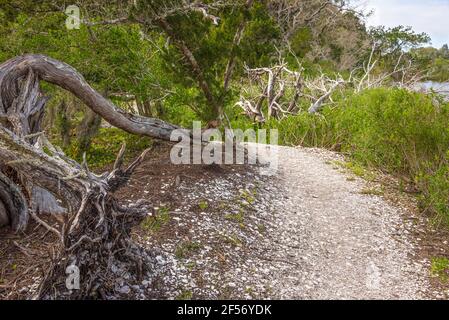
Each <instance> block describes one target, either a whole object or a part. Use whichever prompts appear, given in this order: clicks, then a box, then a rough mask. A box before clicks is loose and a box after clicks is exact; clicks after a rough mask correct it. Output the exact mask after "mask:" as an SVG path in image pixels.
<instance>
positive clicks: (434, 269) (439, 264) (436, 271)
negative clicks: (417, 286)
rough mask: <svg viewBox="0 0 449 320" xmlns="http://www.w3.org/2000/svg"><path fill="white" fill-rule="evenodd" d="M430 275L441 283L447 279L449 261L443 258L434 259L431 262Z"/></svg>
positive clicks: (448, 275) (448, 276)
mask: <svg viewBox="0 0 449 320" xmlns="http://www.w3.org/2000/svg"><path fill="white" fill-rule="evenodd" d="M430 273H431V274H432V276H434V277H438V278H440V280H442V281H448V279H449V259H448V258H445V257H434V258H432V260H431V266H430Z"/></svg>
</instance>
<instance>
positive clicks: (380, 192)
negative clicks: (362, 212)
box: [360, 188, 384, 196]
mask: <svg viewBox="0 0 449 320" xmlns="http://www.w3.org/2000/svg"><path fill="white" fill-rule="evenodd" d="M360 193H361V194H366V195H371V196H381V195H383V194H384V192H383V190H381V189H378V188H363V189H362V191H360Z"/></svg>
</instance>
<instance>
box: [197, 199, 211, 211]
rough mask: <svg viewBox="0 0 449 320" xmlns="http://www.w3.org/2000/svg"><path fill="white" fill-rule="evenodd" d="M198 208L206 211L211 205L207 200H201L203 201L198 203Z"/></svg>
mask: <svg viewBox="0 0 449 320" xmlns="http://www.w3.org/2000/svg"><path fill="white" fill-rule="evenodd" d="M198 207H199V208H200V209H201V210H206V209H207V208H208V207H209V203H208V202H207V201H206V200H201V201H200V202H199V203H198Z"/></svg>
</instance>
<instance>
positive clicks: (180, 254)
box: [175, 241, 201, 259]
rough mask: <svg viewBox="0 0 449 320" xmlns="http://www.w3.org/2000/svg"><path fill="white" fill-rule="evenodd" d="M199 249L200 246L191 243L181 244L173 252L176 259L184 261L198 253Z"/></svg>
mask: <svg viewBox="0 0 449 320" xmlns="http://www.w3.org/2000/svg"><path fill="white" fill-rule="evenodd" d="M200 249H201V244H199V243H197V242H192V241H185V242H181V243H180V244H179V245H178V246H177V247H176V250H175V256H176V258H178V259H185V258H187V257H188V256H189V255H190V254H192V253H195V252H198V251H199V250H200Z"/></svg>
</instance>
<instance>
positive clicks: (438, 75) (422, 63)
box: [410, 45, 449, 82]
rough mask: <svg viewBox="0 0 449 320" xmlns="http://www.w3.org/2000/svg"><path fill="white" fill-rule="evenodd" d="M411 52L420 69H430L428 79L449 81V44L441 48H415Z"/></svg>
mask: <svg viewBox="0 0 449 320" xmlns="http://www.w3.org/2000/svg"><path fill="white" fill-rule="evenodd" d="M410 52H411V55H412V57H413V58H414V60H415V62H416V63H417V64H418V65H419V67H420V69H422V70H428V74H429V76H428V77H427V79H428V80H432V81H438V82H447V81H449V49H448V46H447V45H444V46H443V47H441V49H436V48H432V47H427V48H417V49H413V50H411V51H410Z"/></svg>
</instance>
